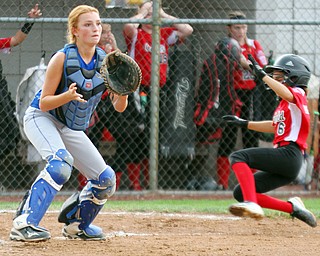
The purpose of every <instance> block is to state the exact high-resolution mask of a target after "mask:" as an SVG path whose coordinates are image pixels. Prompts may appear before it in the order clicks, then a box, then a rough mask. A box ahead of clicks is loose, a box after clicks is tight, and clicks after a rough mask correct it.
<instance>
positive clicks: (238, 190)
mask: <svg viewBox="0 0 320 256" xmlns="http://www.w3.org/2000/svg"><path fill="white" fill-rule="evenodd" d="M233 197H234V199H236V200H237V201H238V202H242V201H243V196H242V191H241V188H240V185H239V184H238V185H237V186H236V187H235V188H234V190H233Z"/></svg>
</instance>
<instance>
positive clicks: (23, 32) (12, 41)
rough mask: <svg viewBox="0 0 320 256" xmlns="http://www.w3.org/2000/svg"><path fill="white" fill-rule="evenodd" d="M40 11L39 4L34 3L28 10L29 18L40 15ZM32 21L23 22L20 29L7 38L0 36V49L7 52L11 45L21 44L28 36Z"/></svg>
mask: <svg viewBox="0 0 320 256" xmlns="http://www.w3.org/2000/svg"><path fill="white" fill-rule="evenodd" d="M41 15H42V13H41V10H40V9H39V5H38V4H36V5H35V6H34V7H33V8H32V9H31V10H30V11H29V12H28V17H29V18H39V17H41ZM33 24H34V23H33V22H26V23H24V24H23V26H22V27H21V29H19V30H18V31H17V33H16V34H15V35H14V36H11V37H7V38H0V51H2V52H5V53H9V52H10V51H11V48H12V47H15V46H17V45H19V44H21V43H22V42H23V41H24V40H25V39H26V38H27V36H28V34H29V32H30V31H31V29H32V26H33Z"/></svg>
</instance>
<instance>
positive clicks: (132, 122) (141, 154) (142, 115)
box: [116, 1, 193, 190]
mask: <svg viewBox="0 0 320 256" xmlns="http://www.w3.org/2000/svg"><path fill="white" fill-rule="evenodd" d="M152 8H153V7H152V1H147V2H145V3H143V4H142V5H141V6H140V7H139V9H138V13H137V14H136V15H135V16H133V17H132V19H150V18H151V17H152V11H153V9H152ZM160 17H161V18H165V19H171V20H175V19H176V18H175V17H173V16H171V15H169V14H167V13H166V12H164V10H163V9H162V8H161V9H160ZM192 32H193V29H192V27H191V26H190V25H188V24H173V25H172V26H171V27H164V28H161V29H160V72H159V75H160V84H159V86H160V87H163V86H164V85H165V83H166V79H167V68H168V50H169V47H170V46H172V45H174V44H177V43H179V42H181V41H183V40H184V39H185V38H186V37H187V36H189V35H191V34H192ZM123 33H124V37H125V41H126V44H127V49H128V54H129V55H130V56H131V57H132V58H134V59H135V60H136V62H137V63H138V64H139V66H140V68H141V71H142V83H141V86H140V90H139V91H137V92H135V93H134V95H131V96H129V106H128V110H127V111H125V113H123V114H121V115H119V118H121V119H122V120H123V123H124V125H122V126H121V127H122V128H124V130H123V132H122V133H120V131H119V130H118V132H119V135H120V136H121V137H120V138H119V137H116V140H117V143H119V144H118V147H117V155H119V154H121V156H120V157H119V158H121V159H123V161H124V162H125V165H126V167H125V168H126V169H127V171H128V177H129V180H130V183H131V188H132V189H133V190H141V189H142V188H141V184H140V172H141V169H142V173H143V174H144V178H145V180H146V182H145V184H147V183H148V176H149V175H148V166H149V163H148V152H149V151H148V150H149V148H148V145H149V119H150V106H149V105H150V104H149V102H150V85H151V55H152V52H151V50H152V25H151V24H134V23H128V24H125V25H124V27H123ZM121 116H122V117H121ZM125 128H126V129H125ZM146 186H148V185H146Z"/></svg>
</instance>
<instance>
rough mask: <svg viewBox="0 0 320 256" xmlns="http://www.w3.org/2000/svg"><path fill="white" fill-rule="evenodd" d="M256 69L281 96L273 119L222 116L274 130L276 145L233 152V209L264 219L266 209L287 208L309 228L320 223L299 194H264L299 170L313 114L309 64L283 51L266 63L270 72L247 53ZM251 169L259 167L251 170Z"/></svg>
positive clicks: (232, 121) (254, 127)
mask: <svg viewBox="0 0 320 256" xmlns="http://www.w3.org/2000/svg"><path fill="white" fill-rule="evenodd" d="M249 59H250V61H251V62H252V64H251V65H250V67H251V69H252V73H253V74H254V76H255V78H256V79H257V80H262V81H263V82H264V83H266V84H267V85H268V86H269V87H270V88H271V89H272V90H273V91H274V92H275V93H276V94H277V95H278V96H279V104H278V106H277V108H276V109H275V111H274V115H273V118H272V120H270V121H269V120H265V121H250V120H245V119H241V118H239V117H237V116H231V115H229V116H224V117H223V119H224V120H225V121H226V122H227V124H228V125H235V126H238V127H242V128H245V129H250V130H255V131H257V132H268V133H273V134H274V140H273V145H274V147H273V148H262V147H253V148H247V149H240V150H238V151H236V152H233V153H232V154H231V155H230V157H229V160H230V163H231V167H232V170H233V171H234V173H235V175H236V177H237V179H238V182H239V184H238V185H237V186H236V187H235V189H234V191H233V195H234V198H235V199H236V200H237V201H238V203H235V204H233V205H231V206H230V207H229V211H230V212H231V213H232V214H233V215H236V216H239V217H250V218H254V219H257V220H259V219H262V218H263V217H264V212H263V210H262V208H268V209H273V210H278V211H281V212H286V213H289V214H290V215H291V216H292V217H296V218H298V219H300V220H301V221H303V222H305V223H306V224H308V225H309V226H311V227H316V226H317V220H316V218H315V216H314V215H313V214H312V213H311V212H310V211H308V210H307V209H306V208H305V206H304V204H303V202H302V201H301V199H300V198H299V197H292V198H289V200H288V201H283V200H279V199H277V198H274V197H272V196H270V195H267V194H265V193H267V192H270V191H272V190H275V189H277V188H279V187H282V186H285V185H289V184H290V183H291V182H293V181H294V180H295V179H296V177H297V176H298V174H299V171H300V168H301V166H302V162H303V160H304V154H305V150H306V148H307V137H308V132H309V127H310V114H309V111H308V108H307V95H306V94H307V86H308V82H309V79H310V75H311V72H310V66H309V63H308V62H307V61H306V60H305V59H303V58H302V57H300V56H298V55H294V54H285V55H282V56H280V57H279V58H277V59H276V61H275V63H274V65H272V66H267V67H266V72H268V73H269V74H270V73H271V74H272V77H270V76H268V75H267V74H266V72H265V71H264V70H263V68H262V67H260V66H259V64H258V62H257V61H255V60H254V58H253V57H252V56H251V55H249ZM252 168H253V169H257V170H259V171H257V172H253V171H252Z"/></svg>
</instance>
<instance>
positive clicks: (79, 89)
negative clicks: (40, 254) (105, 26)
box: [10, 5, 127, 242]
mask: <svg viewBox="0 0 320 256" xmlns="http://www.w3.org/2000/svg"><path fill="white" fill-rule="evenodd" d="M100 36H101V20H100V16H99V11H98V10H97V9H96V8H94V7H91V6H87V5H79V6H77V7H75V8H74V9H72V10H71V12H70V13H69V17H68V42H69V44H67V45H65V47H64V48H62V49H61V50H59V51H57V52H56V53H55V54H54V55H53V57H52V58H51V60H50V61H49V64H48V68H47V72H46V77H45V81H44V85H43V87H42V90H39V92H37V93H36V95H35V98H34V100H33V101H32V103H31V105H30V107H29V108H28V109H27V110H26V114H25V118H24V121H25V126H24V127H25V132H26V135H27V137H28V139H29V140H30V141H31V143H32V144H33V145H34V146H35V148H36V149H37V150H38V152H39V153H40V155H41V156H42V158H43V159H44V160H46V161H47V162H48V163H47V165H46V166H45V167H44V169H43V170H42V171H41V172H40V174H39V175H38V177H37V178H36V180H35V181H34V183H33V184H32V185H31V189H30V190H29V191H28V192H27V193H26V195H25V196H24V198H23V200H22V202H21V204H20V205H19V207H18V210H17V213H16V216H15V218H14V220H13V228H12V230H11V233H10V239H11V240H18V241H26V242H29V241H31V242H33V241H45V240H48V239H50V237H51V235H50V232H49V231H48V230H46V229H45V228H42V227H40V226H39V223H40V221H41V220H42V218H43V216H44V214H45V213H46V211H47V209H48V208H49V206H50V204H51V202H52V200H53V199H54V197H55V195H56V194H57V193H58V192H59V191H60V189H61V188H62V187H63V185H64V184H65V183H66V182H67V181H68V180H69V178H70V176H71V171H72V168H73V166H74V167H75V168H77V169H78V170H79V171H80V172H81V173H82V174H83V175H85V176H86V178H87V179H88V183H87V185H86V186H85V187H84V188H83V190H82V191H81V192H80V193H79V192H76V193H75V194H73V195H72V196H71V197H70V198H68V199H67V200H66V202H65V203H64V204H63V206H62V209H61V212H60V214H59V217H58V220H59V222H61V223H64V224H65V225H64V227H63V231H62V232H63V235H64V236H65V237H67V238H72V239H83V240H105V235H104V233H103V232H102V230H101V228H99V227H97V226H94V225H92V222H93V220H94V219H95V218H96V216H97V215H98V213H99V211H100V210H101V209H102V207H103V205H104V204H105V203H106V201H107V199H108V198H109V197H111V196H112V195H113V193H114V191H115V187H116V178H115V173H114V171H113V169H112V168H111V167H110V166H109V165H107V164H106V163H105V161H104V159H103V157H102V156H101V155H100V153H99V151H98V150H97V148H96V147H95V146H94V145H93V143H92V142H91V140H90V139H89V138H88V137H87V135H86V134H85V132H84V131H85V130H86V129H87V127H88V125H89V121H90V117H91V115H92V112H93V110H94V109H95V107H96V106H97V104H98V103H99V101H100V98H101V96H102V93H103V90H101V89H104V88H105V84H104V81H103V79H102V78H101V77H100V74H99V72H98V71H99V70H100V66H101V63H102V60H103V58H104V57H105V55H106V54H105V52H104V51H102V50H101V49H100V48H97V47H96V46H97V44H98V42H99V40H100ZM71 67H72V68H71ZM68 71H70V73H69V72H68ZM83 84H85V86H82V85H83ZM110 98H111V100H112V102H113V106H114V108H115V109H116V110H117V111H119V112H122V111H124V110H125V108H126V106H127V96H118V95H114V94H110ZM83 113H86V114H85V115H83ZM76 117H77V118H76Z"/></svg>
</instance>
